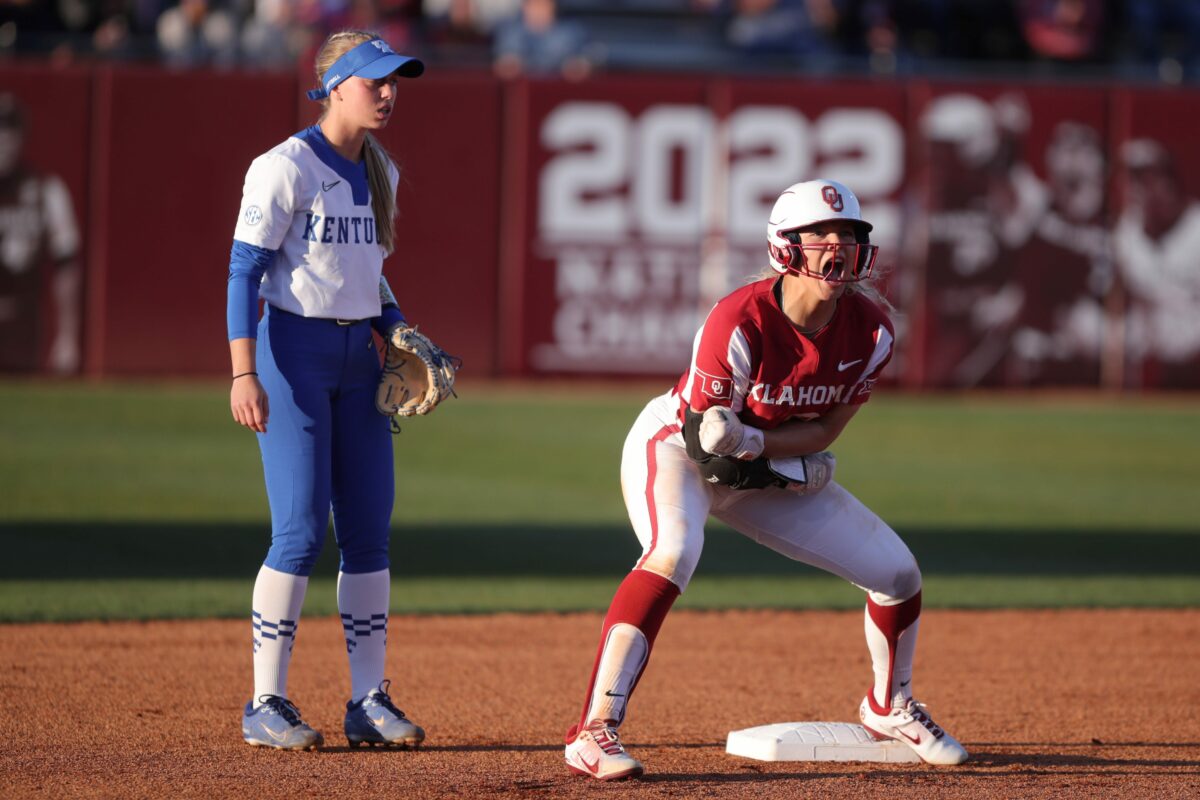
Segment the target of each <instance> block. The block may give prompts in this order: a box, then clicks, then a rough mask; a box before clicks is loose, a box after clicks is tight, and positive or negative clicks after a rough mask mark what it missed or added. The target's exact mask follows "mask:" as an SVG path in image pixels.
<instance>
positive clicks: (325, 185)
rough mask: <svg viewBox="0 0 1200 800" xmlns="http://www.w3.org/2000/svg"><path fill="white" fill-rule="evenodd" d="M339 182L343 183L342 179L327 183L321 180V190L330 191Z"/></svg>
mask: <svg viewBox="0 0 1200 800" xmlns="http://www.w3.org/2000/svg"><path fill="white" fill-rule="evenodd" d="M339 183H341V181H334V182H333V183H326V182H325V181H321V190H322V191H326V192H328V191H329V190H330V189H332V188H333V187H335V186H337V185H338V184H339Z"/></svg>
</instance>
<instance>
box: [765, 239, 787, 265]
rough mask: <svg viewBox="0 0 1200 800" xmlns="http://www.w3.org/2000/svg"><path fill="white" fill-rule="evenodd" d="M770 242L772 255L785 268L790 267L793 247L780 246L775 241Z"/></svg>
mask: <svg viewBox="0 0 1200 800" xmlns="http://www.w3.org/2000/svg"><path fill="white" fill-rule="evenodd" d="M769 244H770V247H771V255H772V256H774V257H775V260H776V261H778V262H779V263H780V264H781V265H782V266H783V268H784V269H790V268H791V266H792V255H793V253H792V248H790V247H780V246H779V245H777V244H775V243H774V242H770V243H769Z"/></svg>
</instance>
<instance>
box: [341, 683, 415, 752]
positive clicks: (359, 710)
mask: <svg viewBox="0 0 1200 800" xmlns="http://www.w3.org/2000/svg"><path fill="white" fill-rule="evenodd" d="M390 684H391V681H387V680H385V681H384V682H383V683H381V684H379V688H378V689H372V690H371V691H370V693H368V694H367V696H366V697H364V698H363V699H362V700H360V701H358V702H357V703H355V702H349V703H346V739H347V741H349V742H350V746H351V747H358V746H359V745H360V744H368V745H372V746H374V745H377V744H381V745H383V746H384V747H399V748H400V749H401V750H407V749H408V748H410V747H413V748H415V747H417V746H418V745H420V744H421V742H423V741H424V740H425V731H424V729H422V728H421V726H420V725H417V724H415V723H413V722H412V721H411V720H409V719H407V718H406V717H405V716H404V712H403V711H401V710H400V709H398V708H396V706H394V705H393V704H392V698H391V697H389V696H388V686H389V685H390Z"/></svg>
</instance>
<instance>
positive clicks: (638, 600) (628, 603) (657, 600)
mask: <svg viewBox="0 0 1200 800" xmlns="http://www.w3.org/2000/svg"><path fill="white" fill-rule="evenodd" d="M677 597H679V587H678V586H676V585H675V584H673V583H671V581H669V580H667V579H666V578H664V577H662V576H661V575H656V574H655V573H653V572H648V571H646V570H644V569H635V570H633V571H632V572H630V573H629V574H628V575H626V576H625V580H623V581H621V585H620V586H619V587H617V593H616V594H615V595H614V596H613V599H612V603H610V604H609V606H608V613H607V614H605V615H604V625H603V627H602V628H601V630H600V646H599V647H598V648H597V649H596V663H595V664H593V665H592V677H591V679H590V680H589V681H588V688H587V694H586V695H585V696H584V700H583V710H582V711H581V712H580V718H579V724H578V725H576V726H574V727H572V728H571V730H570V731H568V733H567V741H568V742H569V741H572V740H573V739H574V735H575V733H577V732H578V731H579V730H580V729H582V728H583V726H584V725H586V724H587V723H588V721H589V720H587V719H584V717H586V716H587V713H588V708H589V706H591V703H592V691H593V690H594V689H595V687H596V672H597V670H599V669H600V659H601V657H602V656H603V655H604V643H605V641H607V639H608V631H609V629H610V628H612V626H614V625H617V624H618V623H625V624H628V625H632V626H633V627H635V628H637V629H638V630H640V631H641V632H642V634H643V635H645V637H646V647H647V652H646V662H645V663H648V662H649V661H650V652H649V651H650V650H652V649H653V648H654V639H655V638H656V637H657V636H658V631H659V629H660V628H661V627H662V624H663V620H664V619H666V617H667V612H668V611H670V610H671V606H672V605H673V604H674V603H675V598H677ZM645 663H643V665H642V672H645V670H646V667H645ZM640 678H641V673H640V672H639V673H638V676H637V678H635V679H634V682H633V685H634V686H637V682H638V680H639V679H640ZM629 693H630V694H633V688H632V687H631V688H630V690H629ZM626 701H628V698H626Z"/></svg>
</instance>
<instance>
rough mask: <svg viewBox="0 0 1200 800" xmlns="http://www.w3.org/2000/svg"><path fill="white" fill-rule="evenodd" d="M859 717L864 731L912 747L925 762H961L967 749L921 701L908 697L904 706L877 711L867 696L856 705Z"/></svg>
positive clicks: (945, 763) (881, 738) (877, 737)
mask: <svg viewBox="0 0 1200 800" xmlns="http://www.w3.org/2000/svg"><path fill="white" fill-rule="evenodd" d="M858 717H859V719H861V720H862V724H863V727H864V728H866V729H867V733H869V734H871V735H872V736H874V737H875V738H876V739H878V740H880V741H883V740H885V739H895V740H896V741H898V742H904V744H906V745H908V746H909V747H911V748H912V749H913V751H914V752H915V753H916V754H917V755H919V756H920V757H921V760H923V761H924V762H925V763H927V764H943V765H950V764H961V763H963V762H964V761H966V760H967V750H966V748H965V747H963V746H962V745H961V744H959V743H958V740H957V739H955V738H954V737H953V736H951V735H950V734H948V733H946V732H945V731H944V730H942V729H941V728H940V727H939V726H938V724H937V723H936V722H934V721H933V720H932V719H931V718H930V716H929V712H927V711H926V710H925V705H924V704H923V703H918V702H917V701H916V700H912V699H910V700H909V701H908V702H907V703H906V704H905V705H904V706H903V707H901V708H893V709H890V710H889V713H887V714H879V713H877V712H876V710H875V708H874V707H873V704H872V703H871V701H870V698H869V697H864V698H863V701H862V705H860V706H859V707H858Z"/></svg>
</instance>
